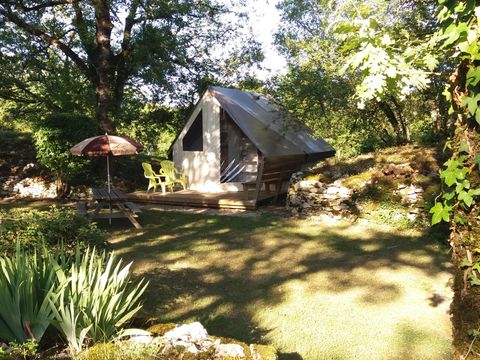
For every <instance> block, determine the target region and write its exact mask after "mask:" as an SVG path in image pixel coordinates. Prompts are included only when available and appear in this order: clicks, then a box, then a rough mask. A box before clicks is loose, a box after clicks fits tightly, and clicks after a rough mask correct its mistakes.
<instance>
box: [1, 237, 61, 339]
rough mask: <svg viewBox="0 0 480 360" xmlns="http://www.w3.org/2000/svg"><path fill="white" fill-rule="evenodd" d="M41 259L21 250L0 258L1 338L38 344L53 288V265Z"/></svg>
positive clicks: (49, 316) (49, 313)
mask: <svg viewBox="0 0 480 360" xmlns="http://www.w3.org/2000/svg"><path fill="white" fill-rule="evenodd" d="M43 255H44V256H37V255H36V254H34V255H30V254H29V253H26V252H24V251H22V250H20V244H19V243H18V244H17V249H16V253H15V256H14V257H8V256H2V257H0V289H1V291H0V339H2V340H4V341H8V342H19V343H25V342H26V341H27V340H28V339H32V340H33V339H34V340H37V341H40V339H41V338H42V336H43V334H44V333H45V331H46V329H47V328H48V326H49V324H50V321H51V320H52V310H51V308H50V305H49V300H48V298H49V296H50V295H51V293H52V291H53V288H54V285H55V271H54V264H53V262H52V261H51V260H52V257H51V256H50V255H48V254H47V253H46V252H44V254H43Z"/></svg>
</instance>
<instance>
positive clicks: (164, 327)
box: [147, 323, 177, 336]
mask: <svg viewBox="0 0 480 360" xmlns="http://www.w3.org/2000/svg"><path fill="white" fill-rule="evenodd" d="M176 326H177V325H176V324H173V323H165V324H155V325H152V326H150V327H149V328H148V329H147V331H148V332H150V333H151V334H152V335H154V336H163V335H165V333H167V332H169V331H170V330H172V329H175V327H176Z"/></svg>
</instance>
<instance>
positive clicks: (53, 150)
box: [34, 113, 98, 196]
mask: <svg viewBox="0 0 480 360" xmlns="http://www.w3.org/2000/svg"><path fill="white" fill-rule="evenodd" d="M97 132H98V126H97V124H96V123H95V122H94V121H93V120H92V119H90V118H88V117H86V116H83V115H79V114H69V113H59V114H53V115H50V116H49V117H47V118H46V119H45V120H44V121H42V122H40V123H38V124H37V126H36V129H35V133H34V141H35V148H36V150H37V159H38V162H39V163H40V164H41V165H43V166H44V167H45V168H47V169H48V170H50V171H51V172H52V173H53V175H54V176H55V177H56V179H57V194H58V195H59V196H64V195H66V194H68V193H69V191H70V184H71V183H74V182H75V180H77V181H79V180H80V179H81V181H82V182H85V180H86V179H85V174H92V173H93V171H92V170H91V169H92V168H91V161H90V160H87V159H83V158H79V157H75V156H73V155H72V154H70V148H71V147H72V146H73V145H75V144H77V143H78V142H80V141H82V140H84V139H85V138H87V137H90V136H94V135H96V134H97Z"/></svg>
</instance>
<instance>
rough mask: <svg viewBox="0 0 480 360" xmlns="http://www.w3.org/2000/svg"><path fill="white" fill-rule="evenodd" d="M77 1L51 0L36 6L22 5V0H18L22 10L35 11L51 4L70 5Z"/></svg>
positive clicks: (51, 5)
mask: <svg viewBox="0 0 480 360" xmlns="http://www.w3.org/2000/svg"><path fill="white" fill-rule="evenodd" d="M78 1H80V0H57V1H55V0H52V1H47V2H44V3H42V4H39V5H36V6H25V5H23V1H20V4H19V5H20V7H21V8H22V9H23V10H24V11H37V10H41V9H45V8H49V7H53V6H58V5H71V4H74V3H77V2H78Z"/></svg>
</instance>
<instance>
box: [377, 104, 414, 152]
mask: <svg viewBox="0 0 480 360" xmlns="http://www.w3.org/2000/svg"><path fill="white" fill-rule="evenodd" d="M378 106H379V107H380V109H381V110H382V111H383V113H384V114H385V116H386V117H387V119H388V122H389V123H390V125H392V128H393V132H394V133H395V136H396V138H397V144H399V145H401V144H405V143H406V142H407V141H408V140H407V139H406V137H405V133H404V131H403V129H402V126H401V125H400V122H399V121H398V119H397V116H396V115H395V112H394V111H393V110H392V108H391V107H390V105H389V104H388V103H386V102H385V101H379V102H378Z"/></svg>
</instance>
